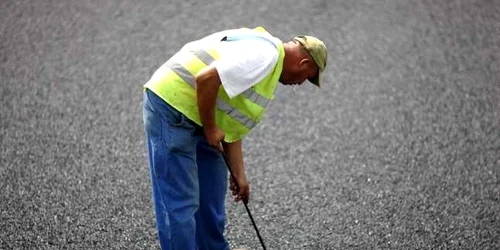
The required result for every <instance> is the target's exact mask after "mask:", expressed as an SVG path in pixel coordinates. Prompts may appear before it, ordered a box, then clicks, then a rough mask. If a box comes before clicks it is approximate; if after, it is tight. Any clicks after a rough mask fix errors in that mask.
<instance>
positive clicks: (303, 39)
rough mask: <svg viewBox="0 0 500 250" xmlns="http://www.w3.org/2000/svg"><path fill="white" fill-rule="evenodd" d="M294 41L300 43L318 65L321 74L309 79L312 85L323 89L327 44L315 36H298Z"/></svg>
mask: <svg viewBox="0 0 500 250" xmlns="http://www.w3.org/2000/svg"><path fill="white" fill-rule="evenodd" d="M293 40H294V41H297V42H299V43H300V44H301V45H302V47H304V49H305V50H306V51H307V53H309V55H310V56H311V57H312V59H313V60H314V62H315V63H316V65H317V66H318V69H319V73H318V75H317V76H316V77H314V78H311V79H308V80H309V81H310V82H311V83H312V84H314V85H316V86H318V87H321V75H322V73H323V71H324V70H325V68H326V59H327V51H326V46H325V44H324V43H323V42H322V41H321V40H319V39H318V38H316V37H313V36H296V37H294V38H293Z"/></svg>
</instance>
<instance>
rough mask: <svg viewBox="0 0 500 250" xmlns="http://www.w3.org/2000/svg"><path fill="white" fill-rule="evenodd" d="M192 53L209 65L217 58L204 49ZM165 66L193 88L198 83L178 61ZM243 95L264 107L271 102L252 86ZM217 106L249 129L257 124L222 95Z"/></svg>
mask: <svg viewBox="0 0 500 250" xmlns="http://www.w3.org/2000/svg"><path fill="white" fill-rule="evenodd" d="M191 53H193V54H194V55H195V56H196V57H197V58H198V59H200V61H202V62H203V63H204V64H205V65H207V66H208V65H210V64H211V63H212V62H214V61H215V58H213V57H212V56H211V55H210V54H209V53H208V52H206V51H204V50H196V51H191ZM165 66H167V67H168V68H170V69H171V70H172V71H173V72H175V73H176V74H177V75H178V76H179V77H180V78H181V79H182V80H183V81H185V82H186V83H188V84H189V85H190V86H191V87H192V88H193V89H194V88H195V85H196V82H195V76H194V75H193V74H191V72H189V70H187V69H186V68H184V66H182V65H181V64H179V63H176V62H169V63H167V64H166V65H165ZM241 95H243V96H244V97H245V98H247V99H249V100H250V101H252V102H254V103H255V104H257V105H259V106H261V107H262V108H266V107H267V105H268V104H269V102H270V101H271V100H269V99H267V98H266V97H265V96H263V95H260V94H259V93H257V92H255V91H254V90H253V89H252V88H249V89H247V90H246V91H244V92H243V93H241ZM216 106H217V108H218V109H220V110H222V111H223V112H224V113H226V114H227V115H229V116H231V117H232V118H233V119H235V120H236V121H238V122H239V123H241V124H242V125H244V126H245V127H247V128H248V129H251V128H253V127H255V125H257V122H255V121H253V120H251V119H250V118H249V117H247V116H246V115H244V114H242V113H241V112H240V111H238V110H237V109H235V108H233V107H232V106H230V105H229V104H227V103H226V102H225V101H224V100H223V99H221V98H220V97H217V100H216Z"/></svg>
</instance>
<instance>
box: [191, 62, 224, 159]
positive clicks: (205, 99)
mask: <svg viewBox="0 0 500 250" xmlns="http://www.w3.org/2000/svg"><path fill="white" fill-rule="evenodd" d="M195 82H196V100H197V102H198V112H199V113H200V119H201V123H202V125H203V132H204V133H205V138H206V139H207V142H208V144H209V145H210V146H212V147H214V148H216V149H218V150H219V151H222V148H221V146H220V142H221V141H222V140H223V139H224V131H222V130H221V129H220V128H219V127H217V124H216V123H215V102H216V100H217V93H218V91H219V86H220V85H221V80H220V77H219V73H218V72H217V70H216V69H215V67H213V66H209V67H207V68H206V69H204V70H203V71H201V72H200V73H198V75H196V78H195Z"/></svg>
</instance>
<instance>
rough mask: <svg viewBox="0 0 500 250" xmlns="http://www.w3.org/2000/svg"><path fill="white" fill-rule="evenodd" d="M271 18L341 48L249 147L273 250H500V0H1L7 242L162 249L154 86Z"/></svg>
mask: <svg viewBox="0 0 500 250" xmlns="http://www.w3.org/2000/svg"><path fill="white" fill-rule="evenodd" d="M258 25H262V26H264V27H266V28H267V29H268V30H269V31H270V32H271V33H273V34H275V35H276V36H278V37H280V38H282V39H283V40H287V39H289V38H291V37H293V36H294V35H296V34H303V33H305V34H311V35H315V36H318V37H320V38H322V39H323V40H324V41H325V43H326V44H327V45H328V47H329V58H328V60H329V65H328V68H327V72H326V75H325V77H324V87H323V88H322V89H317V88H314V87H313V86H310V85H306V86H302V87H300V88H297V94H296V95H293V93H292V91H291V89H290V88H286V87H283V86H282V87H280V89H279V91H278V94H277V98H276V99H275V101H274V103H273V104H272V106H271V108H270V110H269V111H268V112H267V113H266V117H265V120H264V122H263V123H262V124H260V126H258V127H257V128H256V129H255V131H253V132H252V133H251V135H250V136H249V137H248V138H247V139H246V141H245V142H244V151H245V161H246V168H247V174H248V177H249V180H250V185H251V189H252V194H253V197H252V200H251V203H250V209H251V210H252V213H253V215H254V217H255V219H256V222H257V224H258V226H259V228H260V231H261V234H262V235H263V238H264V240H265V242H266V244H267V246H268V248H269V249H500V200H499V199H500V78H499V76H500V62H499V59H500V2H498V1H495V0H489V1H488V0H482V1H481V0H470V1H466V0H462V1H459V0H456V1H406V0H405V1H399V0H380V1H370V0H364V1H362V0H360V1H347V0H345V1H320V0H311V1H297V0H293V1H285V0H275V1H256V0H252V1H229V0H223V1H192V0H189V1H179V0H173V1H154V0H145V1H132V0H123V1H117V0H108V1H95V0H94V1H92V0H80V1H76V0H73V1H61V0H53V1H41V0H40V1H29V0H3V1H0V36H1V38H0V84H1V85H0V249H157V248H158V246H157V243H156V238H155V237H156V235H155V228H154V217H153V211H152V204H151V200H150V189H149V172H148V164H147V156H146V146H145V144H144V133H143V127H142V116H141V103H142V93H141V87H142V85H143V83H145V82H146V81H147V80H148V79H149V77H150V76H151V74H152V73H153V72H154V71H155V70H156V68H157V67H158V66H159V65H161V64H162V63H163V62H164V61H165V60H166V59H167V58H168V57H169V56H170V55H172V54H173V53H174V52H175V51H176V50H177V49H179V48H180V47H181V46H182V45H183V44H184V43H185V42H188V41H190V40H193V39H196V38H200V37H202V36H204V35H207V34H210V33H211V32H214V31H219V30H222V29H226V28H237V27H242V26H246V27H254V26H258ZM227 214H228V221H227V238H228V240H229V241H230V244H231V246H233V247H236V246H239V247H241V246H246V247H251V248H252V249H260V248H259V242H258V240H257V237H256V236H255V233H254V231H253V229H252V227H251V224H250V221H249V220H248V217H247V216H246V213H245V210H244V208H243V206H242V205H241V204H235V203H233V202H231V200H230V197H227Z"/></svg>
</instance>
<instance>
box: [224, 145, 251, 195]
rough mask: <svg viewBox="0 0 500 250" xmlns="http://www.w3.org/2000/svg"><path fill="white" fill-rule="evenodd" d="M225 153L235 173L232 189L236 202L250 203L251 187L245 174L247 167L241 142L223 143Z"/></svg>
mask: <svg viewBox="0 0 500 250" xmlns="http://www.w3.org/2000/svg"><path fill="white" fill-rule="evenodd" d="M222 146H223V147H224V153H225V154H226V158H227V161H228V163H229V168H231V172H233V177H234V179H233V178H231V186H230V189H231V191H232V194H233V196H235V197H234V200H235V201H241V200H242V201H243V202H244V203H245V204H246V203H248V199H249V197H250V187H249V185H248V180H247V176H246V174H245V167H244V164H243V150H242V142H241V140H239V141H235V142H232V143H223V144H222Z"/></svg>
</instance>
